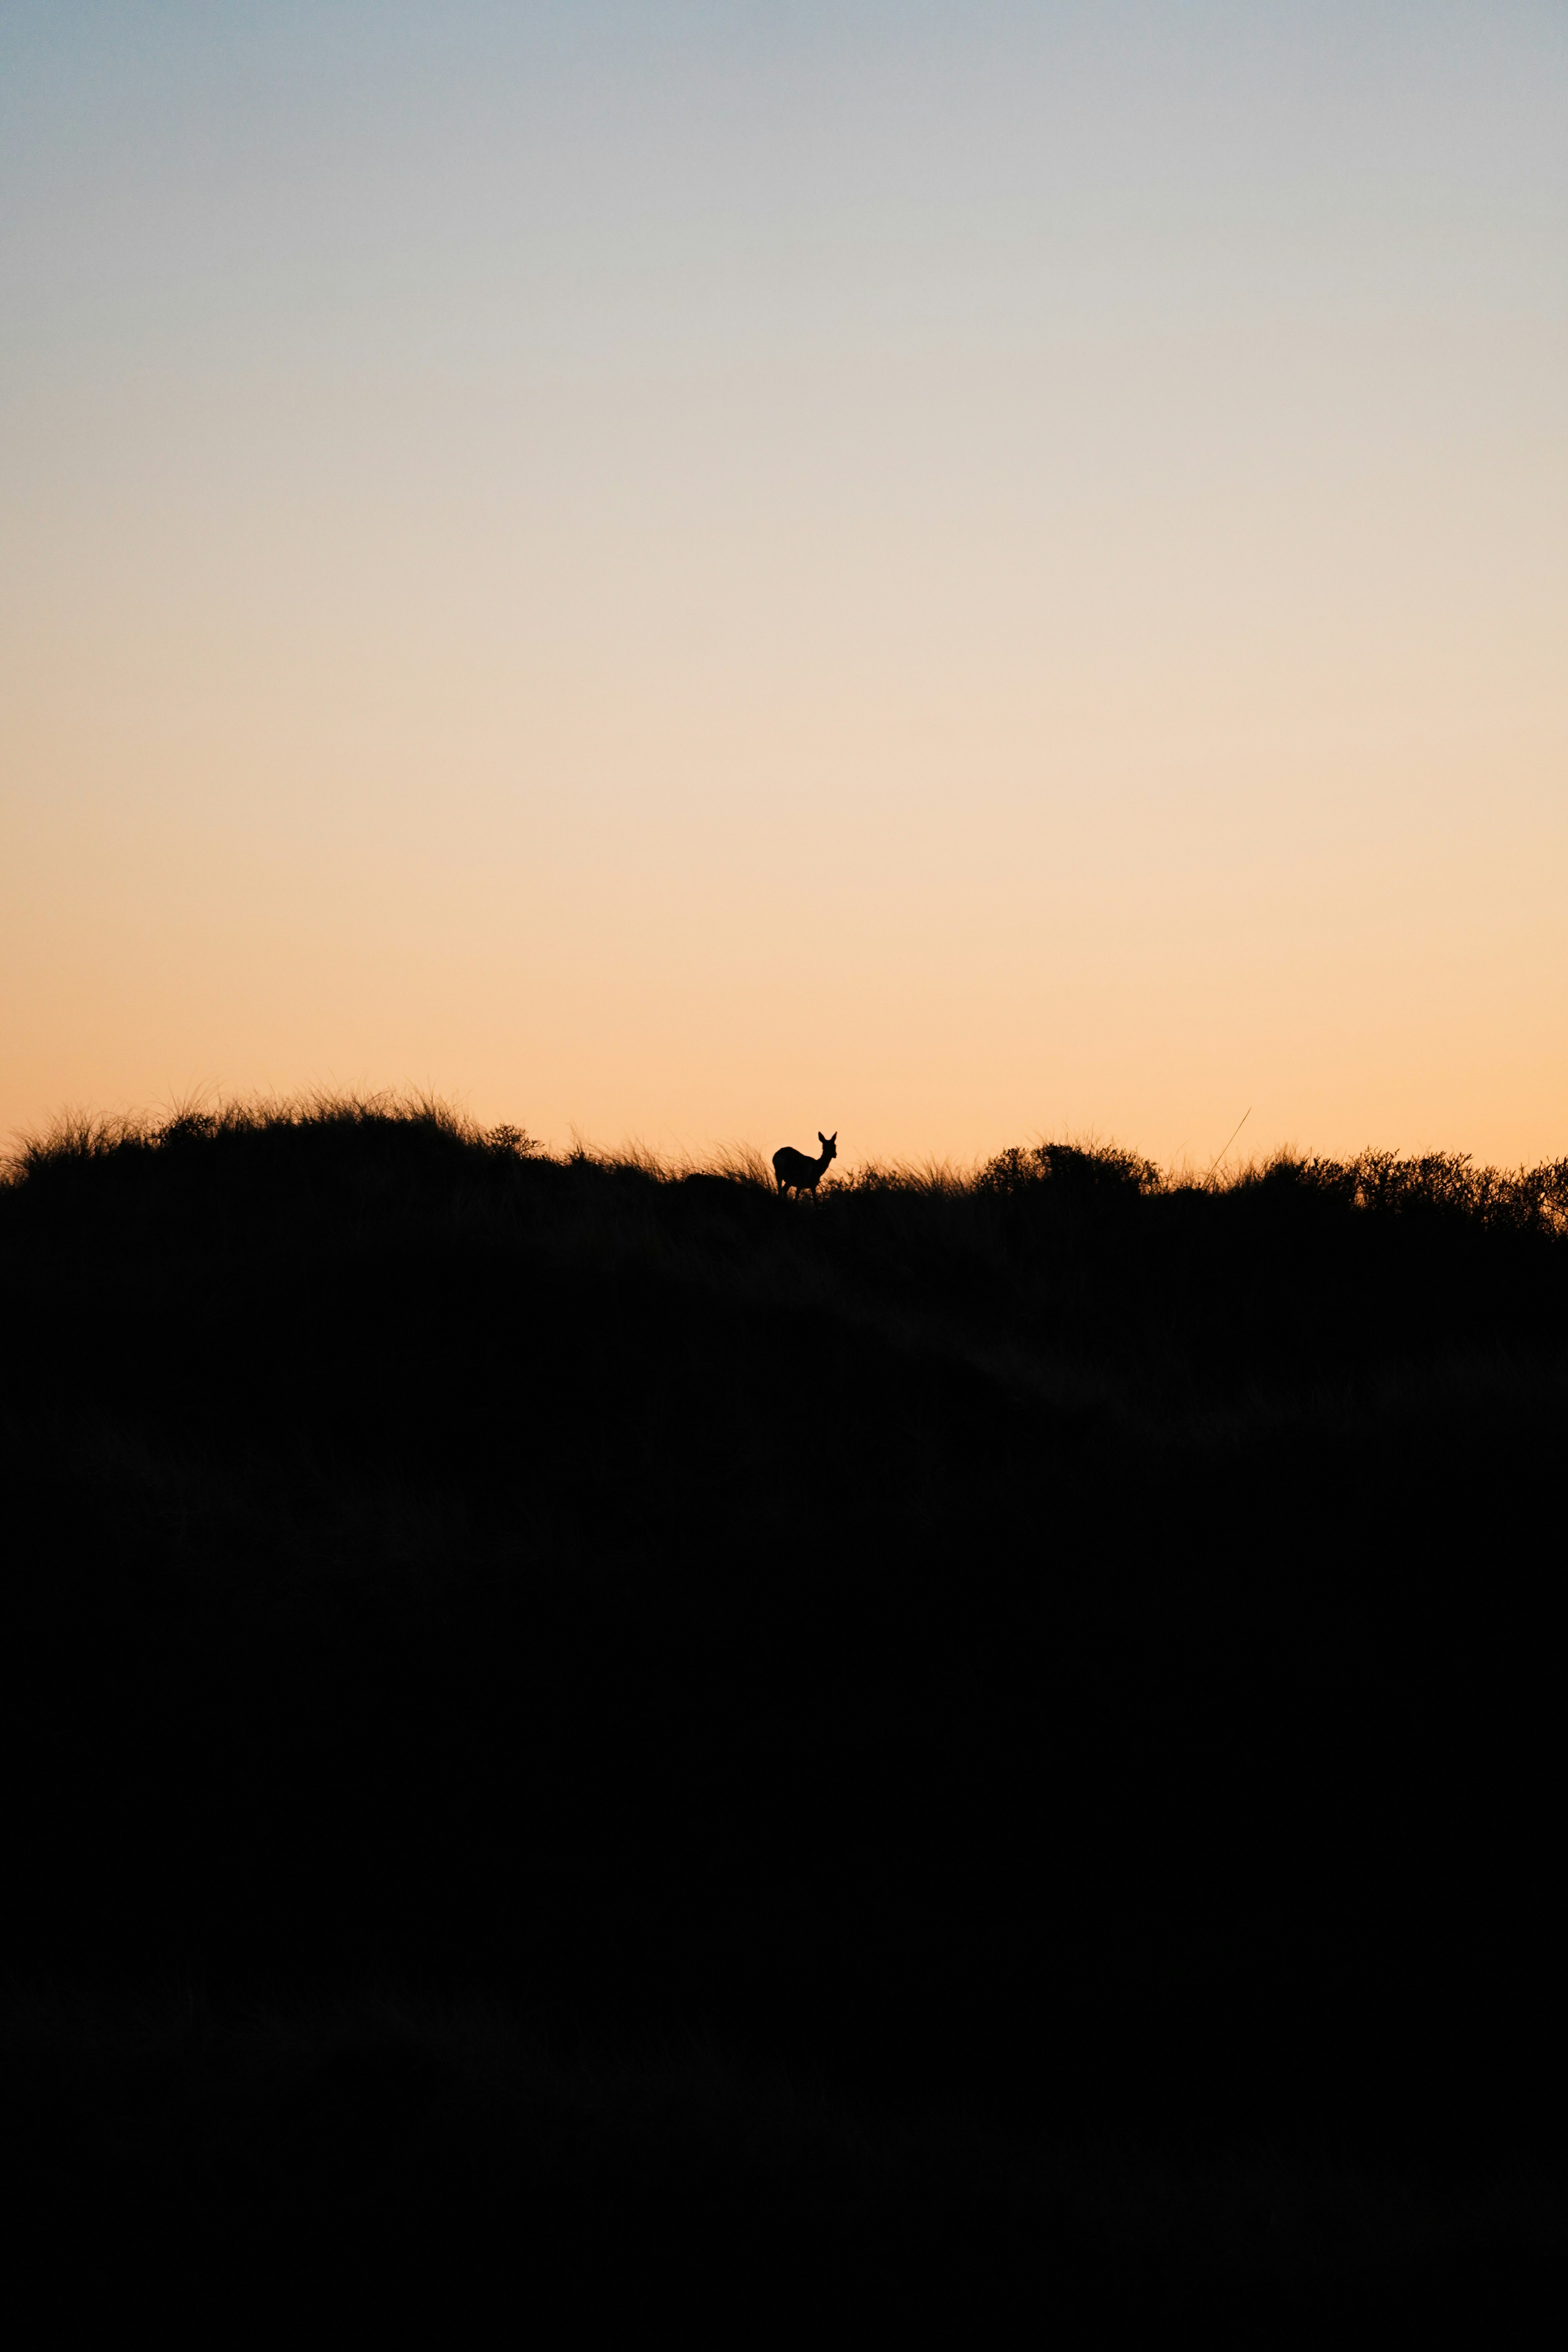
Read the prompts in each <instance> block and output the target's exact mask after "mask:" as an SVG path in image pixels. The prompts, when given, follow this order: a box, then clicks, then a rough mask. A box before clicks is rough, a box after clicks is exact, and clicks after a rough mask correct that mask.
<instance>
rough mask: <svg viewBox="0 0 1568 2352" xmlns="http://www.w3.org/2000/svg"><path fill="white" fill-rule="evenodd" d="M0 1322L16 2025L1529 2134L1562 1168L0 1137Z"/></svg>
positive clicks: (333, 1130)
mask: <svg viewBox="0 0 1568 2352" xmlns="http://www.w3.org/2000/svg"><path fill="white" fill-rule="evenodd" d="M0 1312H3V1314H4V1318H5V1333H6V1340H7V1344H6V1348H5V1363H4V1376H3V1378H4V1386H3V1390H0V1431H3V1437H4V1444H5V1484H6V1493H7V1497H8V1507H7V1513H6V1520H7V1527H8V1529H9V1531H10V1535H11V1541H10V1543H9V1545H8V1553H9V1559H8V1563H7V1566H6V1568H5V1580H4V1612H5V1615H4V1628H3V1631H4V1642H3V1656H4V1660H5V1664H4V1668H3V1672H4V1675H5V1687H4V1692H3V1696H4V1712H5V1737H6V1740H7V1743H8V1754H7V1757H6V1761H5V1771H6V1787H7V1789H8V1790H9V1791H10V1792H11V1798H10V1801H9V1803H8V1806H7V1809H6V1822H5V1839H6V1851H5V1856H4V1869H5V1884H6V1887H7V1890H8V1897H9V1899H8V1903H7V1914H8V1920H9V1924H8V1927H7V1928H6V1930H5V1935H6V1943H7V1950H6V1963H7V1969H8V1974H9V1976H10V1979H11V1980H12V1982H13V1983H14V1984H16V1985H17V1986H20V1987H37V1986H39V1985H43V1984H52V1985H57V1986H59V1985H65V1986H68V1987H70V1988H72V1989H73V1997H76V1998H79V1999H80V2000H86V2001H87V2002H89V2005H90V2004H91V2003H92V2002H94V2001H98V2000H106V1999H110V1998H113V1999H115V2000H121V1999H125V1998H131V1997H132V1996H134V1997H138V1998H144V1999H146V2000H152V2001H153V2002H157V2001H159V2000H167V1999H168V1998H169V1997H170V1995H171V1994H172V1993H173V1992H174V1991H176V1990H179V1989H181V1988H195V1989H196V1990H197V1992H199V1994H200V1997H201V1998H202V1999H203V2000H205V2001H207V2002H210V2003H215V2004H217V2005H218V2006H219V2007H220V2008H222V2007H223V2005H224V2004H228V2005H229V2007H230V2008H233V2007H234V2005H235V2004H239V2005H240V2007H243V2005H244V2004H245V2003H246V2002H247V2001H252V2002H254V2001H255V2000H267V2001H268V2002H273V2003H279V2002H281V2003H283V2004H284V2005H285V2006H287V2005H288V2004H289V2003H293V2004H294V2005H295V2006H296V2008H299V2006H300V2004H306V2005H309V2004H316V2005H317V2007H318V2008H319V2007H320V2005H321V2004H322V2003H326V2004H329V2005H330V2004H331V2003H334V2002H335V2003H338V2004H342V2003H348V2004H350V2005H351V2007H352V2005H353V2003H355V2002H359V2001H363V2000H365V1999H366V1998H368V1997H369V1995H370V1993H372V1992H373V1991H374V1992H375V1993H377V1994H378V1995H379V1994H385V1993H388V1992H396V1993H397V1994H398V1995H399V1996H400V1997H403V1998H405V1999H406V2000H411V2001H416V2002H419V2001H424V2002H434V2003H437V2004H439V2003H441V2002H443V2001H450V2000H484V2001H489V2002H491V2003H500V2005H501V2006H502V2007H503V2008H504V2009H505V2010H506V2011H507V2012H508V2013H509V2014H523V2015H526V2016H527V2017H528V2018H529V2019H530V2020H531V2021H533V2025H534V2026H535V2027H536V2028H537V2030H538V2031H539V2032H541V2033H543V2034H546V2035H547V2036H553V2037H555V2038H556V2039H557V2040H558V2041H559V2042H561V2043H562V2045H563V2046H566V2045H567V2044H570V2043H571V2042H573V2041H574V2039H576V2038H580V2037H582V2036H584V2035H585V2036H587V2037H589V2038H590V2039H593V2040H595V2042H596V2043H603V2044H604V2045H605V2046H606V2047H613V2048H615V2049H616V2050H620V2051H623V2052H631V2053H636V2052H638V2051H658V2050H665V2049H669V2048H673V2047H677V2046H684V2041H685V2038H686V2037H689V2036H690V2035H692V2034H697V2035H698V2036H700V2037H703V2038H705V2039H708V2040H711V2041H714V2042H716V2043H717V2045H718V2046H720V2047H721V2048H723V2049H724V2050H725V2051H727V2052H729V2053H732V2054H733V2055H734V2056H735V2058H736V2062H737V2063H745V2064H755V2065H758V2066H762V2067H764V2068H766V2067H773V2068H783V2069H784V2070H785V2072H786V2073H788V2074H793V2075H794V2076H795V2077H797V2078H799V2079H803V2080H805V2079H809V2080H811V2081H816V2082H820V2083H822V2084H825V2085H827V2086H830V2087H831V2089H832V2091H833V2095H835V2096H840V2095H841V2096H843V2097H845V2098H847V2099H851V2100H858V2101H862V2102H867V2103H868V2104H869V2106H870V2107H871V2108H872V2109H874V2110H875V2111H876V2112H877V2113H879V2114H881V2115H883V2116H888V2117H899V2116H903V2117H906V2118H908V2117H911V2116H919V2115H921V2114H925V2113H927V2112H928V2111H929V2112H938V2113H943V2114H952V2115H959V2114H961V2115H963V2116H966V2117H967V2118H969V2120H970V2124H971V2125H972V2126H973V2128H975V2129H978V2130H983V2131H987V2132H996V2133H1001V2134H1004V2135H1015V2136H1016V2135H1017V2134H1019V2133H1024V2134H1026V2135H1027V2134H1031V2133H1038V2132H1041V2131H1044V2132H1047V2133H1054V2134H1056V2135H1058V2137H1061V2136H1066V2137H1068V2138H1069V2139H1070V2138H1071V2137H1073V2136H1074V2135H1080V2136H1081V2135H1082V2134H1084V2133H1101V2132H1111V2133H1113V2134H1121V2135H1122V2136H1123V2138H1124V2140H1125V2141H1126V2143H1127V2144H1128V2145H1131V2144H1133V2143H1134V2142H1136V2144H1138V2145H1139V2146H1157V2147H1180V2148H1184V2149H1189V2150H1190V2149H1192V2148H1194V2147H1209V2148H1220V2147H1234V2146H1239V2145H1242V2144H1247V2145H1251V2144H1253V2143H1254V2142H1257V2141H1258V2140H1259V2139H1262V2140H1267V2141H1268V2142H1270V2143H1271V2144H1278V2145H1283V2146H1287V2147H1298V2148H1301V2149H1306V2148H1309V2147H1310V2148H1318V2149H1322V2148H1331V2149H1333V2150H1335V2151H1338V2152H1339V2154H1340V2155H1341V2156H1342V2158H1343V2160H1344V2161H1346V2162H1351V2163H1357V2164H1369V2165H1374V2166H1385V2167H1386V2166H1393V2167H1394V2168H1405V2173H1406V2174H1411V2168H1417V2169H1421V2168H1426V2170H1430V2169H1431V2168H1434V2167H1436V2168H1438V2170H1440V2171H1442V2173H1443V2175H1444V2177H1445V2178H1448V2177H1450V2176H1455V2177H1457V2176H1460V2175H1465V2176H1467V2177H1468V2173H1469V2172H1473V2171H1476V2170H1477V2168H1479V2170H1480V2171H1481V2172H1486V2171H1487V2168H1492V2169H1493V2170H1496V2169H1497V2168H1499V2167H1501V2168H1502V2170H1503V2171H1505V2172H1506V2171H1507V2169H1508V2168H1509V2167H1510V2166H1519V2165H1541V2164H1546V2165H1549V2166H1550V2165H1551V2164H1553V2163H1555V2162H1556V2161H1557V2160H1558V2159H1559V2158H1561V2156H1562V2155H1563V2147H1562V2117H1563V2114H1564V2112H1565V2108H1564V2096H1565V2095H1568V2041H1565V2038H1564V2032H1563V2024H1562V2022H1561V2011H1562V2003H1561V1998H1560V1994H1561V1986H1562V1983H1563V1979H1564V1969H1565V1967H1568V1920H1565V1918H1564V1913H1563V1897H1562V1891H1561V1886H1562V1868H1561V1856H1562V1853H1563V1840H1564V1831H1565V1829H1568V1821H1565V1819H1564V1794H1563V1792H1564V1788H1565V1785H1568V1782H1565V1777H1564V1770H1563V1766H1564V1761H1565V1758H1564V1746H1565V1738H1568V1729H1565V1722H1564V1713H1563V1669H1564V1664H1565V1657H1564V1646H1563V1632H1562V1623H1561V1603H1560V1597H1559V1586H1560V1582H1561V1573H1562V1571H1561V1561H1562V1556H1563V1541H1562V1534H1561V1517H1560V1514H1561V1496H1562V1469H1561V1462H1562V1440H1561V1429H1562V1423H1563V1402H1564V1397H1565V1394H1568V1380H1565V1370H1568V1164H1563V1165H1559V1166H1558V1167H1557V1168H1555V1169H1550V1170H1543V1171H1532V1172H1531V1173H1528V1174H1526V1175H1522V1176H1519V1177H1514V1178H1507V1179H1505V1178H1499V1177H1497V1176H1495V1175H1493V1174H1491V1173H1489V1172H1486V1171H1473V1170H1471V1169H1469V1168H1468V1165H1467V1164H1466V1163H1464V1162H1460V1161H1455V1160H1431V1161H1426V1162H1418V1163H1413V1162H1407V1161H1400V1160H1392V1159H1387V1158H1383V1159H1379V1158H1372V1157H1369V1158H1367V1159H1365V1160H1363V1161H1361V1162H1359V1163H1357V1164H1355V1165H1354V1166H1341V1165H1329V1164H1325V1163H1320V1162H1305V1163H1303V1162H1297V1161H1282V1162H1280V1163H1278V1164H1276V1165H1275V1166H1273V1167H1270V1168H1268V1169H1266V1170H1264V1171H1261V1172H1254V1173H1251V1174H1249V1175H1247V1177H1246V1178H1244V1179H1242V1180H1241V1181H1237V1182H1235V1183H1233V1184H1230V1185H1228V1186H1226V1187H1223V1188H1218V1187H1216V1188H1212V1189H1208V1188H1203V1187H1194V1186H1187V1187H1182V1186H1176V1185H1173V1184H1169V1183H1167V1182H1166V1181H1163V1179H1161V1177H1160V1176H1159V1174H1158V1172H1157V1171H1154V1170H1152V1169H1151V1168H1148V1167H1146V1166H1144V1165H1143V1164H1142V1163H1140V1162H1137V1161H1135V1160H1131V1159H1130V1158H1128V1157H1126V1156H1125V1155H1120V1154H1116V1153H1111V1152H1100V1153H1092V1152H1082V1151H1077V1150H1069V1149H1067V1148H1065V1147H1056V1148H1051V1149H1048V1150H1040V1151H1037V1152H1032V1153H1024V1152H1017V1153H1009V1154H1006V1155H1004V1156H1003V1158H1002V1159H1000V1160H997V1161H995V1162H994V1163H993V1164H992V1166H991V1167H989V1168H988V1169H986V1170H985V1171H982V1172H981V1173H980V1174H979V1175H978V1176H977V1177H975V1178H974V1179H973V1180H972V1181H956V1180H947V1179H937V1178H931V1179H924V1178H919V1177H910V1176H900V1175H889V1174H886V1173H880V1174H879V1173H876V1172H872V1173H870V1174H867V1175H865V1176H862V1177H860V1178H859V1179H858V1180H854V1181H841V1182H839V1183H838V1184H837V1185H836V1186H833V1187H832V1188H831V1189H829V1188H826V1187H825V1189H824V1191H823V1192H822V1195H821V1197H820V1198H819V1199H818V1200H816V1202H812V1201H810V1200H806V1201H803V1202H784V1201H781V1200H779V1199H777V1198H775V1197H773V1195H772V1193H771V1192H769V1191H768V1190H766V1189H764V1188H763V1186H761V1185H760V1184H758V1183H756V1182H754V1181H748V1180H746V1179H745V1178H744V1177H729V1178H726V1177H720V1176H714V1175H702V1176H694V1177H692V1176H689V1177H687V1178H686V1179H685V1180H684V1181H681V1180H679V1179H676V1178H673V1177H670V1176H668V1175H667V1174H665V1173H663V1172H661V1171H658V1170H655V1169H652V1168H649V1167H642V1166H637V1165H635V1164H619V1163H613V1162H608V1161H600V1160H593V1159H590V1158H586V1157H579V1158H577V1159H574V1160H570V1161H566V1162H559V1161H555V1160H549V1159H547V1158H544V1157H543V1156H542V1155H540V1154H537V1153H535V1152H533V1151H531V1150H530V1149H529V1148H528V1147H527V1145H526V1143H525V1141H524V1140H523V1139H521V1138H518V1137H517V1136H515V1135H513V1134H511V1133H510V1132H505V1131H503V1132H501V1133H499V1134H496V1135H491V1136H489V1137H485V1136H483V1135H480V1134H478V1133H475V1132H472V1131H470V1130H468V1129H466V1128H464V1127H463V1126H462V1125H461V1123H460V1122H458V1121H457V1120H456V1119H454V1118H450V1117H449V1116H447V1115H446V1114H443V1113H440V1112H436V1111H422V1112H417V1113H411V1114H405V1113H402V1112H389V1111H386V1110H384V1109H381V1108H374V1107H370V1108H366V1107H363V1106H358V1107H356V1106H353V1105H349V1106H335V1107H334V1106H328V1107H326V1108H319V1109H316V1110H312V1111H310V1112H308V1113H301V1114H293V1113H289V1114H266V1115H263V1114H256V1115H243V1114H228V1115H226V1116H224V1117H223V1118H214V1119H202V1118H190V1119H184V1120H179V1121H175V1122H174V1123H173V1124H171V1125H169V1126H167V1127H165V1128H163V1129H161V1130H157V1131H152V1132H142V1131H137V1130H127V1131H122V1132H114V1131H104V1132H97V1133H94V1132H92V1131H89V1130H81V1131H78V1132H74V1133H73V1132H71V1131H65V1132H62V1134H61V1135H60V1136H59V1137H58V1138H56V1139H54V1140H53V1141H52V1142H49V1143H47V1144H45V1145H43V1146H41V1147H39V1148H37V1149H36V1150H33V1151H31V1152H30V1153H29V1154H28V1155H27V1156H26V1158H25V1159H24V1160H23V1161H22V1162H21V1163H20V1165H19V1167H18V1169H17V1171H16V1178H15V1181H13V1182H12V1183H10V1184H9V1185H8V1186H7V1187H5V1189H4V1190H3V1191H0ZM628 2063H629V2062H628ZM1411 2177H1414V2175H1413V2174H1411ZM857 2193H858V2192H857ZM1010 2226H1011V2225H1010Z"/></svg>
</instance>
